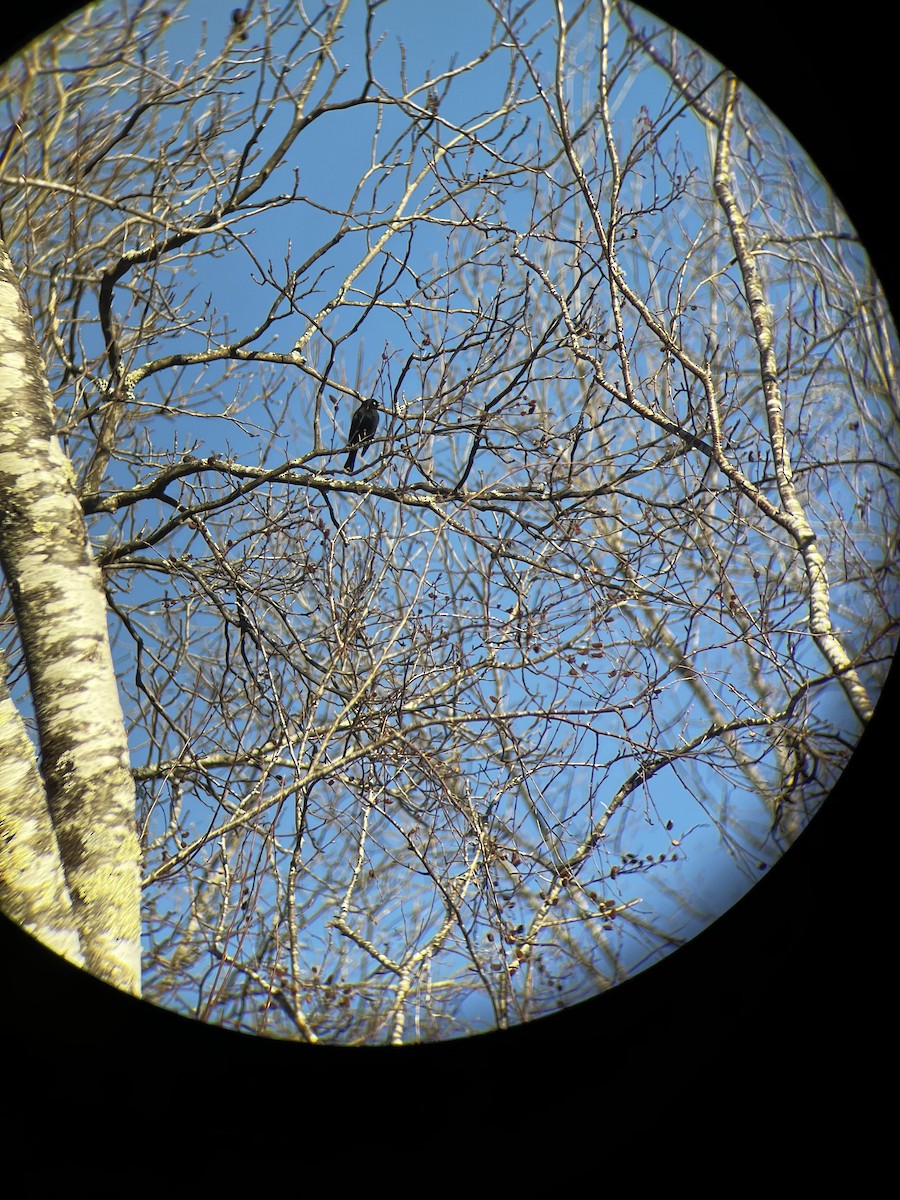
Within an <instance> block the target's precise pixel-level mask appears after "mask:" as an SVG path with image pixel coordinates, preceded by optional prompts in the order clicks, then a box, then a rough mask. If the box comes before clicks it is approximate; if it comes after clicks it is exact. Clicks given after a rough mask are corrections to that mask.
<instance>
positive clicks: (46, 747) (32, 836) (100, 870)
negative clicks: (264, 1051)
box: [0, 243, 140, 994]
mask: <svg viewBox="0 0 900 1200" xmlns="http://www.w3.org/2000/svg"><path fill="white" fill-rule="evenodd" d="M0 566H2V568H3V572H4V574H5V576H6V580H7V583H8V585H9V589H10V593H11V596H12V601H13V606H14V609H15V615H16V621H17V625H18V629H19V634H20V637H21V641H22V646H23V647H24V651H25V658H26V664H27V668H28V677H29V682H30V685H31V696H32V701H33V704H34V710H35V716H36V720H37V725H38V731H39V737H40V770H39V771H38V769H37V764H36V762H35V761H34V758H33V754H31V755H30V752H29V749H26V746H25V742H27V737H26V734H25V730H24V726H23V725H22V722H21V719H20V717H19V714H18V713H16V712H15V711H14V709H13V705H12V701H11V700H10V699H9V697H8V694H6V691H5V688H4V690H3V693H0V753H2V763H0V829H2V833H3V842H4V846H3V849H2V850H0V874H2V883H0V901H2V902H3V905H4V908H5V909H6V911H7V912H8V913H9V915H10V916H12V917H14V918H16V919H18V920H19V921H20V922H21V923H22V924H23V925H24V926H25V928H27V929H28V930H29V932H31V933H33V934H34V935H35V936H37V937H39V938H40V939H41V940H42V941H45V942H46V943H47V944H48V945H50V946H52V947H53V948H54V949H57V950H59V951H60V952H61V953H64V954H65V955H66V956H67V957H69V958H71V959H72V960H73V961H75V962H78V961H79V958H80V957H81V958H82V960H83V962H84V964H85V966H86V967H87V969H88V970H90V971H91V972H92V973H93V974H95V975H97V976H99V977H100V978H102V979H105V980H106V981H107V982H108V983H112V984H114V985H115V986H117V987H119V988H122V989H124V990H126V991H130V992H134V993H136V994H137V993H138V992H139V991H140V876H139V858H140V852H139V844H138V839H137V834H136V831H135V823H134V820H135V818H134V784H133V781H132V778H131V773H130V770H129V761H128V745H127V740H126V736H125V729H124V724H123V719H122V710H121V706H120V704H119V697H118V692H117V689H116V680H115V674H114V671H113V663H112V655H111V652H110V647H109V637H108V631H107V625H106V613H107V609H106V601H105V597H104V593H103V585H102V580H101V577H100V572H99V569H98V568H97V565H96V563H95V562H94V560H93V557H92V555H91V551H90V547H89V544H88V540H87V533H86V529H85V524H84V519H83V515H82V511H81V506H80V504H79V501H78V497H77V495H76V492H75V488H74V484H73V475H72V470H71V466H70V464H69V462H68V460H67V459H66V457H65V455H64V454H63V452H62V449H61V447H60V445H59V443H58V441H57V438H56V436H55V432H54V408H53V399H52V397H51V395H50V390H49V387H48V385H47V382H46V378H45V376H44V372H43V366H42V363H41V359H40V355H39V352H38V348H37V345H36V343H35V339H34V335H33V328H32V324H31V320H30V317H29V314H28V312H27V309H26V307H25V305H24V302H23V299H22V294H21V291H20V289H19V285H18V280H17V279H16V276H15V274H14V272H13V269H12V265H11V263H10V260H9V256H8V254H7V252H6V249H5V247H4V246H3V244H2V243H0ZM42 793H43V795H42ZM76 939H77V943H76ZM79 946H80V949H79Z"/></svg>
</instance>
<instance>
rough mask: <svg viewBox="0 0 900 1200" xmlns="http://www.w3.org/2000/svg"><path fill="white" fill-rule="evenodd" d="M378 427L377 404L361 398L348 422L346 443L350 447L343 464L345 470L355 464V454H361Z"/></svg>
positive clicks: (350, 469) (351, 468)
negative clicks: (348, 431) (348, 432)
mask: <svg viewBox="0 0 900 1200" xmlns="http://www.w3.org/2000/svg"><path fill="white" fill-rule="evenodd" d="M377 428H378V405H377V404H376V403H375V401H374V400H372V399H369V400H363V402H362V404H361V405H360V406H359V408H358V409H357V410H356V412H355V413H354V414H353V420H352V421H351V422H350V436H349V437H348V438H347V445H348V446H349V447H350V453H349V454H348V455H347V462H346V464H345V466H344V470H345V471H352V470H353V468H354V467H355V466H356V456H357V454H363V453H364V452H365V449H366V446H368V444H369V442H371V440H372V438H373V437H374V436H375V430H376V429H377Z"/></svg>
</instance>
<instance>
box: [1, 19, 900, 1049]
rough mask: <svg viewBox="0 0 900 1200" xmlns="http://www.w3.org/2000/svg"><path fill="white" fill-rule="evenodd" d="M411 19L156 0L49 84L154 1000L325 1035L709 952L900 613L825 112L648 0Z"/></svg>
mask: <svg viewBox="0 0 900 1200" xmlns="http://www.w3.org/2000/svg"><path fill="white" fill-rule="evenodd" d="M204 8H205V14H206V15H205V19H201V18H202V16H203V13H202V11H201V10H203V9H204ZM444 8H446V9H447V10H448V11H447V12H444V11H443V9H444ZM450 10H452V12H451V11H450ZM462 10H465V16H461V12H462ZM408 14H409V6H408V5H404V4H402V3H398V4H395V3H394V2H393V0H389V2H387V3H382V2H377V3H376V2H375V0H368V2H365V0H337V2H336V3H329V4H324V5H322V7H313V8H308V7H306V6H305V5H304V4H302V3H297V2H296V0H292V2H290V3H284V4H279V3H277V2H276V0H273V2H272V3H271V4H269V5H261V4H258V3H255V2H254V3H250V4H249V5H248V6H247V7H246V8H245V9H242V10H237V11H236V13H235V14H234V15H233V16H230V15H228V14H227V13H226V12H225V11H224V10H221V6H219V5H215V4H209V5H206V6H203V5H191V4H188V5H185V4H179V3H177V2H176V3H171V2H167V3H165V4H164V5H163V4H158V3H156V2H155V0H151V2H149V3H137V2H134V0H126V2H123V3H121V4H108V5H101V6H99V7H98V8H96V9H94V10H92V11H91V14H90V16H89V17H84V18H73V19H72V21H71V22H70V23H69V24H68V25H66V26H65V27H64V28H61V29H60V30H59V31H58V32H57V33H56V35H55V36H54V37H53V38H52V39H48V40H46V41H45V42H43V43H41V44H40V45H38V46H36V47H32V48H31V49H29V50H28V51H27V52H26V53H24V54H23V55H22V56H20V57H19V58H18V59H17V60H16V61H15V62H14V63H12V64H11V65H10V66H9V67H8V68H7V71H6V73H5V76H4V77H3V80H2V94H0V104H2V114H3V117H2V127H3V128H4V129H5V130H6V131H7V132H6V134H5V135H4V141H3V144H2V146H0V189H2V193H3V197H4V199H3V206H2V225H3V236H4V239H5V242H6V245H7V247H8V249H9V253H10V257H11V259H12V262H13V264H14V266H15V268H16V270H17V271H18V272H19V274H20V276H21V278H22V283H23V287H24V290H25V293H26V296H27V300H28V304H29V307H30V310H31V312H32V314H33V318H34V324H35V331H36V335H37V340H38V344H39V346H40V348H41V351H42V354H43V357H44V361H45V364H46V369H47V374H48V379H49V383H50V386H51V390H52V392H53V396H54V399H55V403H56V407H57V411H58V434H59V438H60V441H61V444H62V446H63V449H64V451H65V453H66V454H67V455H68V457H69V459H70V461H71V463H72V464H73V467H74V470H75V474H76V477H77V480H78V493H79V496H80V499H81V504H82V508H83V511H84V513H85V519H86V522H87V527H88V531H89V535H90V539H91V543H92V545H93V548H94V553H95V556H96V559H97V561H98V562H99V564H100V566H101V568H102V572H103V579H104V585H105V589H106V596H107V600H108V606H109V624H110V637H111V641H112V650H113V657H114V662H115V666H116V673H117V677H118V681H119V689H120V695H121V700H122V707H123V710H124V714H125V722H126V729H127V733H128V739H129V746H130V752H131V764H132V772H133V776H134V779H135V782H136V787H137V805H138V807H137V822H138V831H139V835H140V839H141V846H142V854H143V908H144V967H143V970H144V981H143V987H144V994H145V995H146V996H147V997H148V998H150V999H153V1000H156V1001H158V1002H159V1003H162V1004H164V1005H166V1006H168V1007H171V1008H174V1009H176V1010H178V1011H181V1012H186V1013H191V1014H194V1015H196V1016H198V1017H200V1018H202V1019H204V1020H208V1021H211V1022H216V1023H220V1024H223V1025H227V1026H229V1027H232V1028H238V1029H243V1030H250V1031H255V1032H264V1033H268V1034H272V1035H276V1036H282V1037H293V1038H300V1039H305V1040H327V1041H341V1042H349V1043H364V1042H391V1041H393V1042H402V1041H409V1040H414V1039H442V1038H448V1037H453V1036H459V1035H461V1034H464V1033H466V1032H469V1031H471V1030H480V1029H490V1028H495V1027H504V1026H507V1025H511V1024H516V1023H518V1022H521V1021H524V1020H528V1019H532V1018H534V1017H537V1016H540V1015H542V1014H544V1013H547V1012H550V1011H553V1010H554V1009H555V1008H557V1007H559V1006H561V1005H566V1004H569V1003H572V1002H573V1001H575V1000H578V999H582V998H585V997H587V996H590V995H593V994H595V993H597V992H599V991H602V990H604V989H606V988H609V987H610V986H612V985H613V984H615V983H617V982H619V981H620V980H622V979H624V978H626V977H627V976H628V975H629V974H630V973H633V972H634V971H636V970H638V969H640V968H641V967H642V966H644V965H646V964H647V963H650V962H652V961H654V960H655V959H656V958H658V957H660V956H661V955H663V954H665V953H667V952H668V951H670V950H672V949H673V948H675V947H677V946H678V945H679V944H681V942H682V941H683V940H684V939H685V938H687V937H689V936H691V934H692V933H694V932H696V930H697V929H699V928H701V927H702V926H703V924H704V923H706V922H707V921H708V920H709V919H711V918H712V917H713V916H714V915H716V913H717V911H719V909H718V908H717V904H718V906H719V907H722V906H724V905H726V904H727V903H730V901H731V900H732V899H734V898H735V897H736V896H737V895H738V894H739V893H740V892H741V891H742V890H744V889H746V888H747V887H749V886H750V885H751V884H752V882H753V880H754V879H756V878H758V877H759V874H760V871H761V870H764V869H765V867H766V866H767V865H768V864H771V863H772V862H773V861H774V860H775V859H776V858H777V857H778V856H779V855H780V854H781V853H783V851H784V850H785V849H786V848H787V846H788V845H789V844H790V842H791V840H792V839H793V838H794V837H795V836H796V834H797V833H798V831H799V830H801V829H802V828H803V826H804V824H805V822H806V821H807V820H808V819H809V817H810V815H811V814H812V813H813V812H814V811H815V810H816V807H817V806H818V805H819V803H820V802H821V800H822V799H823V797H824V796H825V795H827V793H828V791H829V789H830V788H831V786H832V785H833V783H834V781H835V779H836V777H837V776H838V774H839V773H840V771H841V770H842V768H843V767H844V765H845V764H846V761H847V759H848V757H849V754H850V752H851V751H852V748H853V746H854V744H855V741H856V739H857V738H858V736H859V733H860V731H861V729H862V728H863V727H864V726H865V724H866V722H867V721H868V719H869V717H870V715H871V712H872V708H873V706H874V703H875V702H876V700H877V697H878V693H879V690H880V687H881V684H882V681H883V679H884V675H885V673H886V670H887V666H888V664H889V662H890V658H891V655H892V653H893V650H894V646H895V640H896V614H897V607H898V605H897V586H896V585H897V576H896V571H895V565H894V552H895V542H896V534H897V528H898V501H900V496H898V488H897V473H898V444H900V443H898V440H897V437H896V432H897V417H898V399H900V391H898V383H897V379H896V376H895V367H894V364H895V361H896V353H897V341H896V334H895V331H894V328H893V326H892V324H891V322H890V318H889V315H888V312H887V308H886V305H885V302H884V298H883V295H882V292H881V290H880V287H879V284H878V281H877V280H876V278H875V277H874V275H873V273H872V270H871V268H870V265H869V263H868V260H867V257H866V255H865V252H864V250H863V249H862V247H861V246H860V244H859V242H858V239H857V237H856V235H855V233H854V230H853V228H852V227H851V225H850V224H849V222H848V220H847V219H846V217H845V215H844V214H843V213H842V211H841V209H840V207H839V206H838V205H837V203H836V202H835V200H834V199H833V197H832V196H831V194H830V193H829V191H828V189H827V187H826V186H825V185H824V183H823V182H822V180H821V179H820V178H819V177H818V176H817V175H816V173H815V172H814V170H813V169H812V167H811V166H810V165H809V164H808V162H807V161H806V159H805V158H804V156H803V154H802V152H801V151H799V149H798V147H797V146H796V144H795V143H793V142H792V141H791V140H790V138H789V137H788V136H787V134H786V133H785V132H784V130H783V129H781V128H780V127H779V126H778V124H777V123H776V122H775V121H774V120H773V119H772V117H771V116H770V115H769V114H768V113H767V111H766V110H765V109H764V108H763V107H762V106H761V105H760V104H759V103H758V102H757V101H756V100H755V99H754V97H753V96H752V95H750V94H749V93H747V92H745V91H743V90H742V89H741V87H740V86H739V84H738V83H737V82H736V81H735V80H734V79H733V78H732V77H731V76H729V74H728V73H727V72H726V71H724V70H723V69H722V68H721V67H720V66H719V65H718V64H716V63H714V62H712V61H710V60H709V59H707V58H705V57H704V56H702V55H701V54H700V53H699V52H698V51H697V50H696V49H695V48H694V47H693V46H692V45H691V44H690V43H689V42H686V41H684V40H683V39H681V38H678V37H674V36H673V35H672V32H671V30H668V29H666V28H665V27H663V26H661V25H660V23H659V22H657V21H655V20H653V19H651V18H649V17H648V16H647V15H646V14H645V13H642V12H641V11H640V10H639V9H636V8H633V7H632V6H630V5H627V4H624V3H615V2H612V0H611V2H609V3H606V2H605V0H596V2H593V0H591V2H585V3H575V2H573V0H555V2H554V0H539V2H538V3H534V4H525V5H521V6H520V5H517V4H507V3H506V2H505V0H468V2H467V3H466V4H459V5H447V6H435V9H434V12H433V16H434V20H433V22H430V23H429V28H428V29H427V30H426V31H422V30H421V29H419V28H416V29H413V28H410V27H409V26H408V23H407V25H404V19H405V17H408ZM369 398H374V400H375V401H376V402H377V404H378V407H379V410H380V421H379V424H378V426H377V431H376V434H375V437H374V439H373V440H372V442H371V444H370V445H368V446H367V447H366V449H365V453H364V454H360V456H359V458H358V459H357V461H356V463H355V466H354V468H353V470H352V471H351V472H349V473H348V472H347V471H345V469H344V467H345V460H346V459H347V442H348V435H349V429H350V421H351V418H352V415H353V413H354V411H355V410H356V409H357V407H358V406H359V404H360V403H362V402H363V401H364V400H366V399H369ZM3 650H4V652H5V654H6V657H7V659H8V661H9V667H10V675H9V679H8V686H9V688H10V690H11V692H12V694H13V695H14V696H17V697H19V698H20V699H21V702H22V705H23V706H24V710H23V711H27V707H28V702H27V699H26V698H27V695H28V691H27V678H26V674H25V658H24V656H23V651H22V647H21V642H20V639H19V636H18V633H17V631H16V629H15V626H14V625H12V624H11V623H8V624H7V625H6V627H5V630H4V640H3ZM712 879H715V881H716V884H717V886H719V885H720V886H721V889H722V891H721V895H720V897H719V898H718V899H717V897H716V895H715V890H714V889H713V888H712V887H711V884H710V881H711V880H712Z"/></svg>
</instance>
